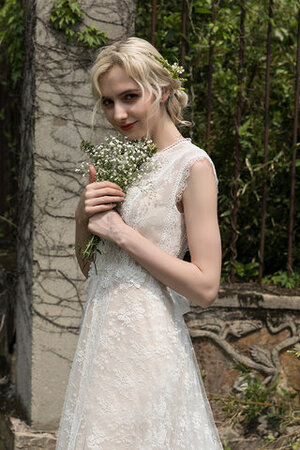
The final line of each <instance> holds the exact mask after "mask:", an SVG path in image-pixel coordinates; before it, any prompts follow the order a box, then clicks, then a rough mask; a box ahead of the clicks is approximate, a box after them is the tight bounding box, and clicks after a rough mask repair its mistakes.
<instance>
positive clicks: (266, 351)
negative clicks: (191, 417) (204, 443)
mask: <svg viewBox="0 0 300 450" xmlns="http://www.w3.org/2000/svg"><path fill="white" fill-rule="evenodd" d="M185 321H186V323H187V326H188V329H189V332H190V336H191V338H192V341H193V345H194V349H195V353H196V357H197V360H198V362H199V366H200V368H201V370H202V372H203V375H204V381H205V387H206V390H207V395H208V397H209V399H210V401H211V404H212V407H213V409H214V412H215V419H216V423H217V425H218V426H219V428H220V431H221V434H223V435H224V432H225V431H226V430H224V429H223V427H224V424H225V423H226V414H225V413H224V412H223V411H222V409H221V406H222V402H216V401H215V399H216V398H219V399H225V400H226V398H228V396H229V395H230V394H232V392H233V388H234V389H235V392H237V390H238V389H240V388H241V387H242V386H241V381H242V378H241V372H240V371H239V370H236V363H241V364H244V365H246V366H247V367H249V368H250V369H251V370H252V371H253V373H255V374H257V376H258V377H260V379H261V380H262V382H263V383H265V384H266V385H268V383H270V382H272V381H274V380H275V379H277V377H279V380H280V385H279V386H280V387H281V388H284V389H287V390H288V391H290V392H294V393H295V394H296V396H297V398H298V399H300V361H299V360H298V359H296V357H295V356H294V355H292V354H289V353H287V350H288V349H290V348H297V349H298V350H300V297H299V296H295V297H292V296H284V295H278V294H275V293H274V294H272V293H263V292H262V291H260V290H259V289H257V291H255V290H251V291H247V289H246V288H245V287H242V289H238V288H234V287H233V288H231V289H230V288H228V287H224V288H221V289H220V291H219V294H218V298H217V300H216V301H215V302H214V304H213V306H212V307H210V308H208V309H202V308H200V307H198V306H193V307H192V309H191V312H189V313H188V314H186V315H185ZM227 422H228V419H227ZM258 431H259V430H258ZM264 431H265V430H262V434H263V433H264ZM298 431H300V430H298ZM241 437H242V436H239V439H238V442H239V441H240V440H241ZM262 437H263V436H262ZM236 445H238V446H237V447H235V446H234V447H232V448H244V447H243V446H242V445H243V443H241V447H239V445H240V444H236ZM274 445H275V444H274ZM245 448H246V447H245ZM253 448H255V444H254V447H253ZM262 448H265V447H262ZM266 448H269V447H266ZM270 448H273V447H272V446H271V447H270ZM274 448H276V446H275V447H274Z"/></svg>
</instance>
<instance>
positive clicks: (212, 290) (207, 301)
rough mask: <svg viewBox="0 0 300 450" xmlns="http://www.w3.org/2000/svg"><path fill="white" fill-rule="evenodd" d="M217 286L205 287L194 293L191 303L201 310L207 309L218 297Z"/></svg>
mask: <svg viewBox="0 0 300 450" xmlns="http://www.w3.org/2000/svg"><path fill="white" fill-rule="evenodd" d="M218 291H219V284H218V285H214V286H207V287H206V288H205V289H203V287H202V289H201V290H200V291H198V292H195V293H194V295H193V298H191V299H190V300H191V302H192V303H194V304H196V305H197V306H201V307H202V308H203V309H206V308H209V307H210V306H211V305H212V304H213V302H214V301H215V299H216V298H217V296H218Z"/></svg>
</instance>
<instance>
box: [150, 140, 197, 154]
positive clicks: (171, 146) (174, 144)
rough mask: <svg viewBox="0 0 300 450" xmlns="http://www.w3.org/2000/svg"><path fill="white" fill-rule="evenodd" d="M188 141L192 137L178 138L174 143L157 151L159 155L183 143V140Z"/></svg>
mask: <svg viewBox="0 0 300 450" xmlns="http://www.w3.org/2000/svg"><path fill="white" fill-rule="evenodd" d="M186 141H191V138H182V139H178V140H177V141H175V142H173V144H170V145H168V147H165V148H163V149H162V150H159V151H157V152H156V155H159V154H160V153H164V152H165V151H167V150H171V149H172V148H174V147H176V146H177V145H179V144H182V143H183V142H186Z"/></svg>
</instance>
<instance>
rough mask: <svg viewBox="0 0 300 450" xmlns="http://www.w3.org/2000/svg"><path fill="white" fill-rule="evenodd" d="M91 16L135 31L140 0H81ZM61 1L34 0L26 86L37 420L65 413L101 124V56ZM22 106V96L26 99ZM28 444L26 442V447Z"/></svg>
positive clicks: (28, 282) (28, 270)
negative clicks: (84, 40) (83, 204)
mask: <svg viewBox="0 0 300 450" xmlns="http://www.w3.org/2000/svg"><path fill="white" fill-rule="evenodd" d="M79 3H80V5H81V7H82V9H83V11H84V13H85V17H84V19H83V23H82V24H79V25H78V26H77V29H79V30H81V29H83V28H84V27H85V26H88V25H91V24H93V25H95V26H97V27H98V28H99V29H100V30H102V31H104V32H106V33H107V34H108V35H109V43H110V42H112V41H114V40H117V39H120V38H124V37H126V36H129V35H132V34H133V30H134V18H135V2H134V0H126V1H125V0H123V1H122V0H110V1H109V2H105V1H103V0H97V1H94V0H82V1H80V2H79ZM52 6H53V2H50V1H49V2H46V1H44V0H36V1H29V0H28V1H27V5H26V10H27V33H26V53H27V55H26V64H25V69H24V89H23V95H22V112H23V121H22V126H21V131H22V145H21V160H20V192H19V202H20V204H19V206H20V234H19V242H18V269H19V282H18V290H17V325H16V326H17V357H16V393H17V397H18V400H19V403H20V405H21V407H22V409H23V411H24V414H25V417H26V418H27V421H28V422H29V423H30V424H31V426H32V429H35V430H50V431H51V430H55V429H56V428H57V426H58V423H59V418H60V414H61V409H62V405H63V400H64V395H65V389H66V384H67V380H68V374H69V369H70V366H71V362H72V357H73V354H74V350H75V346H76V341H77V335H78V327H79V325H80V320H81V316H82V310H83V305H84V301H85V296H86V283H84V277H83V275H82V274H81V272H80V270H79V268H78V265H77V263H76V259H75V254H74V230H75V226H74V225H75V223H74V211H75V207H76V205H77V202H78V197H79V195H80V193H81V191H82V189H83V186H84V183H85V182H86V181H87V180H86V181H82V179H81V177H80V176H78V175H77V174H75V172H74V170H75V168H76V167H78V165H79V163H80V161H82V160H83V154H82V153H81V152H80V149H79V145H80V141H81V139H89V140H91V139H92V140H93V141H97V139H98V137H99V136H100V135H103V133H104V132H105V127H106V126H105V124H104V122H103V120H99V119H100V118H101V116H100V115H98V116H97V117H96V120H98V123H99V122H100V123H101V125H100V126H99V125H98V126H97V127H96V129H95V132H94V134H93V135H92V132H91V118H92V110H93V106H94V99H93V98H92V95H91V88H90V82H89V74H88V69H89V68H90V66H91V61H92V60H93V58H94V57H95V52H91V51H89V50H87V49H86V48H83V47H82V46H79V45H75V44H70V43H68V42H67V41H66V39H65V36H64V35H63V34H62V33H60V32H57V31H54V30H53V28H52V26H51V24H50V23H49V15H50V11H51V8H52ZM20 106H21V105H20ZM26 448H27V447H26Z"/></svg>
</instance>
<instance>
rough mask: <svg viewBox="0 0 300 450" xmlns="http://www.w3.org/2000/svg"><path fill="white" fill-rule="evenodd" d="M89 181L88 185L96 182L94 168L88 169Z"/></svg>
mask: <svg viewBox="0 0 300 450" xmlns="http://www.w3.org/2000/svg"><path fill="white" fill-rule="evenodd" d="M89 181H90V183H95V182H96V169H95V167H94V166H90V167H89Z"/></svg>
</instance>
